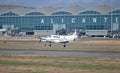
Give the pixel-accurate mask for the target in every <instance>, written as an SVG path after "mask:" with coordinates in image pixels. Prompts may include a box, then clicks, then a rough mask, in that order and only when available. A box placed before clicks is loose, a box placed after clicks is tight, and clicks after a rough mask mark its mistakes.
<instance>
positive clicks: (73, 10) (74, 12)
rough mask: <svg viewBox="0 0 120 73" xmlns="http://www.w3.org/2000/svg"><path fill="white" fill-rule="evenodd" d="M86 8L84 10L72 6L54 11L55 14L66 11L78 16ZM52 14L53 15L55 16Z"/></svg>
mask: <svg viewBox="0 0 120 73" xmlns="http://www.w3.org/2000/svg"><path fill="white" fill-rule="evenodd" d="M84 9H85V8H82V7H80V6H70V7H65V8H60V9H58V10H56V11H54V12H53V13H55V12H59V11H65V12H69V13H72V14H73V15H78V12H79V11H82V10H84ZM53 13H52V14H53Z"/></svg>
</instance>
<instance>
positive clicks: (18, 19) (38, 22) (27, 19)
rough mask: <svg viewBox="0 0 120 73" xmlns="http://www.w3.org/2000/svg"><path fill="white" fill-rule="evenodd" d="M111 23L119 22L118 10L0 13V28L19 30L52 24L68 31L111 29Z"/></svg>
mask: <svg viewBox="0 0 120 73" xmlns="http://www.w3.org/2000/svg"><path fill="white" fill-rule="evenodd" d="M111 13H112V14H111ZM111 23H118V24H119V23H120V10H115V11H112V12H109V13H108V14H101V13H100V12H97V11H85V12H81V13H79V14H78V15H73V14H72V13H70V12H65V11H58V12H55V13H53V14H51V15H48V16H46V15H45V14H44V13H40V12H30V13H27V14H26V15H24V16H20V15H19V14H16V13H14V12H8V13H4V14H1V15H0V28H2V25H15V26H18V27H19V28H20V31H24V32H26V31H33V30H53V24H60V25H61V24H65V25H66V29H67V30H68V31H72V30H74V29H83V30H111ZM119 29H120V26H119Z"/></svg>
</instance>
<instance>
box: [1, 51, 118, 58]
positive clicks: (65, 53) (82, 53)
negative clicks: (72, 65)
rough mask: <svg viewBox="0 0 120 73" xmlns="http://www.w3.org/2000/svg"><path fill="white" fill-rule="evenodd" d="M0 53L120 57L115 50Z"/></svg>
mask: <svg viewBox="0 0 120 73" xmlns="http://www.w3.org/2000/svg"><path fill="white" fill-rule="evenodd" d="M0 54H11V55H16V54H17V55H48V56H93V57H94V56H110V57H120V53H115V52H82V51H64V50H62V51H48V50H47V51H45V50H0Z"/></svg>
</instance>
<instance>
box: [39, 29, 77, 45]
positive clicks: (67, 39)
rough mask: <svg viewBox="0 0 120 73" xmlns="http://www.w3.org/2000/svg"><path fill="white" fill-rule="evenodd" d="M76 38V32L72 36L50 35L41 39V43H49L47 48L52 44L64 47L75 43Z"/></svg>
mask: <svg viewBox="0 0 120 73" xmlns="http://www.w3.org/2000/svg"><path fill="white" fill-rule="evenodd" d="M77 38H78V36H77V33H76V30H75V32H74V33H73V34H72V35H50V36H47V37H43V38H41V42H45V46H46V43H49V46H52V45H51V44H52V43H61V44H63V47H66V44H68V43H71V42H73V41H75V40H76V39H77Z"/></svg>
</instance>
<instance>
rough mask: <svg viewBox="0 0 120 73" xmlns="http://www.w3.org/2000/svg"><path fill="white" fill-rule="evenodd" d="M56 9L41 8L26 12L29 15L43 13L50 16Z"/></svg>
mask: <svg viewBox="0 0 120 73" xmlns="http://www.w3.org/2000/svg"><path fill="white" fill-rule="evenodd" d="M57 9H58V8H53V7H49V6H48V7H41V8H37V9H33V10H31V11H28V12H26V14H27V13H31V12H40V13H43V14H45V15H50V14H51V13H52V12H53V11H55V10H57Z"/></svg>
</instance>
